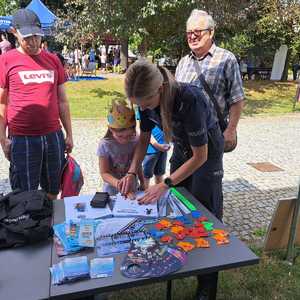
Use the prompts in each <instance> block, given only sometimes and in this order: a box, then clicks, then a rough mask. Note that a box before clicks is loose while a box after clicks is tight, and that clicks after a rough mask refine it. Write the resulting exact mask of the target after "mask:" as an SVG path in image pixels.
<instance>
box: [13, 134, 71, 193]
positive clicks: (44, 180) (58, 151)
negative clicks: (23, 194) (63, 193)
mask: <svg viewBox="0 0 300 300" xmlns="http://www.w3.org/2000/svg"><path fill="white" fill-rule="evenodd" d="M10 138H11V161H10V169H9V177H10V185H11V188H12V189H13V190H15V189H21V190H22V191H30V190H36V189H38V188H39V185H40V186H41V188H42V189H44V190H45V191H46V192H47V193H50V194H53V195H57V194H58V193H59V188H60V177H61V171H62V168H63V166H64V164H65V161H66V159H65V154H64V152H65V140H64V136H63V133H62V131H61V130H59V131H57V132H53V133H50V134H47V135H43V136H11V137H10Z"/></svg>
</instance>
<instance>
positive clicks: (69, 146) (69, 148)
mask: <svg viewBox="0 0 300 300" xmlns="http://www.w3.org/2000/svg"><path fill="white" fill-rule="evenodd" d="M65 144H66V152H67V153H71V152H72V150H73V147H74V145H73V137H72V136H67V137H66V139H65Z"/></svg>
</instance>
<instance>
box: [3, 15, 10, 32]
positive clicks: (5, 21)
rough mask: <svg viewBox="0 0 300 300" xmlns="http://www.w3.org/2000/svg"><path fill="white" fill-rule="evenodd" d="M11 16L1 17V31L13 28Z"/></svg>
mask: <svg viewBox="0 0 300 300" xmlns="http://www.w3.org/2000/svg"><path fill="white" fill-rule="evenodd" d="M11 19H12V17H11V16H7V17H3V16H0V30H7V29H9V27H10V26H11Z"/></svg>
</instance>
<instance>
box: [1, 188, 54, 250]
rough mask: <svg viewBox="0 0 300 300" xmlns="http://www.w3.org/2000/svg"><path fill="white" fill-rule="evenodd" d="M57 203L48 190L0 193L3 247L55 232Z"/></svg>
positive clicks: (41, 238)
mask: <svg viewBox="0 0 300 300" xmlns="http://www.w3.org/2000/svg"><path fill="white" fill-rule="evenodd" d="M52 212H53V204H52V201H51V200H49V199H48V197H47V194H46V192H44V191H42V190H38V191H37V190H36V191H25V192H20V191H13V192H11V193H9V194H7V195H5V196H2V197H0V249H1V248H9V247H16V246H22V245H25V244H33V243H36V242H39V241H42V240H46V239H48V237H49V236H52V227H51V225H52Z"/></svg>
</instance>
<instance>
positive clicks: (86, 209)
mask: <svg viewBox="0 0 300 300" xmlns="http://www.w3.org/2000/svg"><path fill="white" fill-rule="evenodd" d="M93 197H94V195H81V196H76V197H65V198H64V202H65V217H66V221H69V220H72V221H75V222H76V221H80V220H82V219H98V218H103V217H108V216H112V211H111V209H110V208H109V206H108V205H106V207H105V208H94V207H91V204H90V202H91V200H92V199H93Z"/></svg>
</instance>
